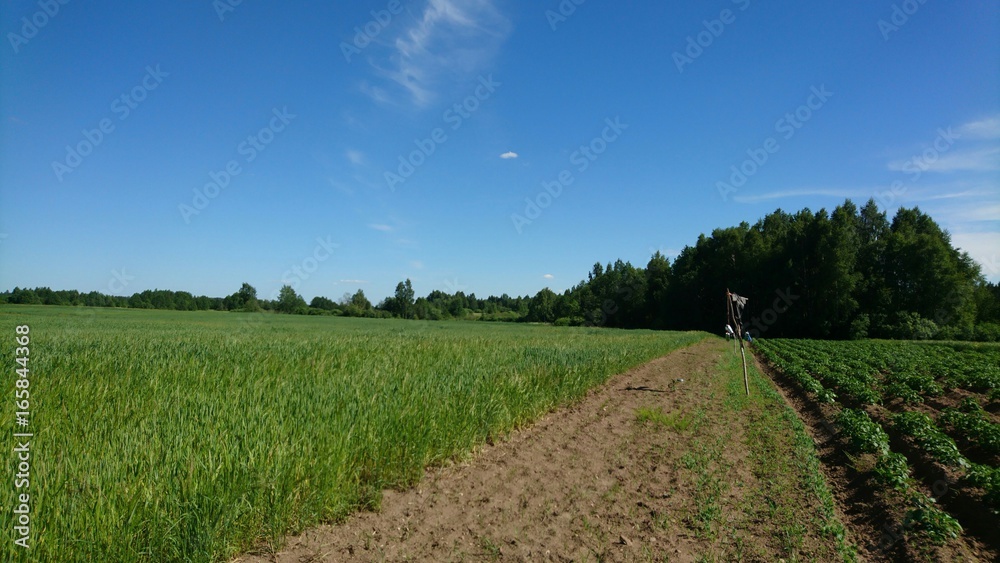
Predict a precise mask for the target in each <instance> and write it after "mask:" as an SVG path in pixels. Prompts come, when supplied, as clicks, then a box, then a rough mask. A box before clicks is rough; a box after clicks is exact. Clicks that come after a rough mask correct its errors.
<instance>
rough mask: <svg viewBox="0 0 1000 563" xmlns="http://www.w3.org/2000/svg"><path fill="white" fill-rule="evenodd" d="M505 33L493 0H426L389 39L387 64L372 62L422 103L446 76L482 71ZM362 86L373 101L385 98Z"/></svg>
mask: <svg viewBox="0 0 1000 563" xmlns="http://www.w3.org/2000/svg"><path fill="white" fill-rule="evenodd" d="M509 33H510V22H509V20H508V19H507V18H506V17H505V16H504V15H503V14H501V13H500V11H499V10H498V9H497V8H496V7H495V6H494V0H428V1H427V3H426V4H425V6H424V8H423V10H422V12H420V14H419V15H418V16H417V17H416V19H415V21H414V22H413V24H412V25H411V26H409V27H408V28H406V29H405V30H404V31H403V32H402V33H400V35H398V36H397V37H396V38H395V40H393V41H392V42H391V46H392V47H391V51H390V53H389V55H388V64H386V65H385V66H384V67H380V66H379V65H378V63H376V62H374V61H373V62H372V64H373V66H375V67H376V69H377V70H378V72H379V73H380V74H381V75H382V76H383V77H385V78H388V79H389V80H392V81H393V82H395V83H396V84H398V85H399V86H401V87H402V88H403V89H405V90H406V91H407V92H408V93H409V95H410V97H411V98H412V100H413V102H414V103H415V104H417V105H418V106H424V105H427V104H428V103H429V102H430V101H431V100H433V99H434V97H435V91H436V89H437V87H438V86H440V83H441V82H442V81H444V80H445V79H446V78H451V79H457V80H459V81H460V80H462V79H463V78H466V77H467V75H468V74H470V73H476V72H478V71H479V70H480V69H482V67H483V66H484V65H485V64H486V63H487V62H488V61H489V60H490V59H491V58H492V57H493V56H494V54H495V53H496V51H497V49H498V48H499V46H500V44H501V43H502V41H503V40H504V39H505V38H506V37H507V35H508V34H509ZM362 90H363V91H364V92H365V93H367V94H368V95H370V96H371V97H372V98H374V99H376V100H378V101H387V99H388V96H387V95H386V92H385V91H384V90H382V89H380V88H377V87H373V86H370V85H368V84H364V85H363V88H362Z"/></svg>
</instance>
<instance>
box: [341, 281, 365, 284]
mask: <svg viewBox="0 0 1000 563" xmlns="http://www.w3.org/2000/svg"><path fill="white" fill-rule="evenodd" d="M340 283H360V284H365V283H371V282H369V281H368V280H340Z"/></svg>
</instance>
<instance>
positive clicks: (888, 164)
mask: <svg viewBox="0 0 1000 563" xmlns="http://www.w3.org/2000/svg"><path fill="white" fill-rule="evenodd" d="M63 1H65V0H63ZM234 1H235V0H234ZM48 2H49V3H50V4H51V5H49V4H48V3H46V0H43V1H42V2H39V1H38V0H35V1H26V0H10V1H7V2H5V3H4V5H3V7H2V8H0V10H2V17H0V23H2V25H0V30H2V32H3V34H4V42H3V45H2V46H0V77H2V82H0V114H2V115H0V117H2V138H0V151H2V152H0V288H2V289H11V288H13V287H14V286H22V287H24V286H29V287H34V286H50V287H52V288H54V289H80V290H84V291H89V290H98V291H103V292H106V293H118V294H123V295H130V294H132V293H133V292H136V291H141V290H144V289H153V288H160V289H174V290H187V291H191V292H193V293H195V294H207V295H210V296H224V295H227V294H229V293H232V292H234V291H235V290H237V289H238V288H239V286H240V284H241V283H242V282H250V283H251V284H253V285H254V286H255V287H257V289H258V293H259V295H261V296H262V297H270V296H272V295H273V294H274V293H275V292H276V290H277V289H278V288H279V287H280V286H281V285H282V283H283V281H284V282H293V284H294V285H295V287H296V289H297V290H298V291H299V293H301V294H302V295H303V296H305V297H306V298H307V299H310V298H311V297H313V296H315V295H325V296H328V297H332V298H335V299H336V298H339V297H340V296H341V295H343V294H344V293H345V292H353V291H355V290H357V289H358V288H362V289H364V290H365V293H366V294H367V295H368V296H369V297H370V298H372V299H373V300H378V299H381V298H382V297H384V296H386V295H388V294H390V293H391V292H392V291H393V288H394V287H395V285H396V283H397V282H398V281H400V280H402V279H404V278H407V277H408V278H411V279H412V280H413V286H414V289H415V290H416V292H417V294H418V295H426V294H427V293H428V292H430V291H431V290H434V289H441V290H444V291H449V292H453V291H455V290H457V289H462V290H464V291H466V292H475V293H476V294H477V295H479V296H486V295H488V294H499V293H503V292H507V293H510V294H534V293H535V292H537V291H538V290H539V289H541V288H542V287H545V286H549V287H551V288H552V289H554V290H557V291H561V290H563V289H566V288H568V287H570V286H572V285H573V284H575V283H577V282H578V281H579V280H581V279H582V278H584V277H585V276H586V273H587V272H588V271H589V269H590V267H591V266H592V265H593V263H594V262H597V261H601V262H607V261H613V260H615V259H617V258H621V259H623V260H628V261H631V262H632V263H633V264H634V265H637V266H644V265H645V264H646V262H647V261H648V259H649V257H650V255H651V254H652V253H653V252H654V251H656V250H661V251H663V252H664V253H665V254H667V255H668V256H673V255H676V253H677V252H678V251H679V250H680V249H681V248H683V247H684V246H685V245H688V244H693V243H694V241H695V240H696V239H697V237H698V235H699V234H701V233H709V232H710V231H711V230H712V229H714V228H716V227H726V226H731V225H735V224H738V223H739V222H740V221H748V222H750V223H753V222H754V221H756V220H757V219H759V218H760V217H762V216H763V215H765V214H767V213H768V212H770V211H773V210H774V209H776V208H779V207H780V208H782V209H784V210H788V211H794V210H798V209H801V208H803V207H809V208H811V209H813V210H814V211H815V210H818V209H820V208H823V207H825V208H827V209H828V210H829V209H832V208H833V207H834V206H836V205H837V204H839V203H841V202H842V201H843V200H844V199H845V198H846V197H850V198H852V199H854V201H855V202H856V203H858V204H859V205H860V204H863V203H864V202H865V201H866V200H867V199H868V198H869V197H876V198H878V199H879V201H880V203H881V204H882V205H883V206H884V207H885V208H886V209H888V210H889V212H890V215H891V214H892V212H894V210H895V209H896V208H897V207H898V206H900V205H905V206H908V207H910V206H914V205H918V206H920V208H921V209H922V210H924V211H927V212H929V213H931V215H932V216H934V217H935V219H937V220H938V221H939V222H940V223H941V224H942V225H943V226H944V227H945V228H947V229H948V230H949V231H950V232H951V233H952V235H953V240H954V242H955V243H956V245H957V246H959V247H961V248H963V249H964V250H967V251H968V252H969V253H970V254H972V255H973V257H975V258H976V259H977V260H979V261H980V262H981V263H982V264H983V265H984V273H985V274H986V276H987V277H988V278H989V279H992V280H994V281H996V280H998V279H1000V171H998V169H1000V8H998V5H997V3H996V2H991V1H987V0H978V1H977V0H973V1H967V2H944V1H942V0H927V1H926V2H925V3H923V4H921V3H919V2H916V1H913V0H911V1H910V2H898V1H897V2H893V1H891V0H879V1H873V2H802V1H780V2H771V3H765V2H759V1H757V0H714V1H711V2H662V1H653V0H632V1H620V2H608V1H599V0H586V1H583V0H576V2H572V1H570V0H562V1H561V2H560V1H558V0H540V1H527V0H523V1H514V0H465V1H461V0H431V1H427V0H412V1H405V2H396V1H386V0H378V1H371V2H350V3H348V2H339V3H331V2H281V3H277V2H262V1H259V0H244V1H243V2H242V3H240V4H239V5H237V6H235V7H231V9H229V3H228V0H219V1H217V2H213V1H211V0H199V1H188V2H174V1H151V2H101V3H97V5H94V4H91V3H84V2H78V1H69V2H67V3H66V4H60V3H59V2H57V1H56V0H48ZM334 4H336V5H334ZM577 4H579V5H577ZM56 8H58V9H56ZM223 8H226V9H223ZM570 8H572V10H571V9H570ZM46 9H47V10H48V11H49V12H50V13H52V15H49V13H46ZM560 9H561V10H562V14H560ZM373 12H374V13H373ZM393 12H395V13H393ZM907 12H909V13H907ZM356 28H357V29H359V30H360V31H361V35H358V33H357V31H356ZM699 43H700V44H699ZM123 96H124V97H123ZM456 104H457V105H458V108H457V109H456ZM810 106H811V107H810ZM786 114H791V115H790V116H788V115H786ZM796 114H797V117H796ZM616 121H617V123H618V124H620V125H616V126H615V127H611V126H609V125H608V124H609V123H616ZM102 129H103V130H102ZM582 146H586V147H589V148H587V149H586V150H585V151H581V147H582ZM421 150H422V153H418V154H412V153H413V152H414V151H421ZM423 153H430V154H423ZM501 155H503V157H502V156H501ZM764 156H766V158H767V160H766V161H764V160H763V158H764ZM753 157H756V158H757V159H758V161H760V162H762V164H758V163H756V162H753V160H752V158H753ZM401 159H402V160H404V161H409V162H407V165H405V166H402V167H401V164H400V162H401ZM748 159H749V160H748ZM411 166H412V170H411V169H410V167H411ZM733 167H736V169H739V168H743V169H744V171H746V172H749V173H748V174H747V176H746V177H745V178H740V177H735V178H733V177H732V176H733V170H734V169H733ZM227 168H228V169H229V170H228V171H226V170H227ZM386 172H390V173H391V174H395V175H397V176H398V177H392V176H390V177H389V178H388V179H387V176H386ZM213 175H214V177H215V179H216V180H213ZM560 175H562V178H563V180H564V181H565V184H564V185H558V186H557V185H554V184H553V182H559V179H560ZM227 176H228V178H227ZM744 180H745V181H744ZM213 181H217V183H222V184H227V185H226V186H225V187H224V188H217V187H216V186H214V185H208V184H210V183H211V182H213ZM570 181H571V182H570ZM722 182H724V183H725V184H726V185H723V184H721V183H722ZM734 182H735V183H734ZM546 183H547V184H548V185H549V189H550V190H551V192H553V193H555V194H558V196H557V197H552V196H551V195H550V194H549V193H548V192H546V191H545V188H544V187H543V185H545V184H546ZM737 184H739V185H738V186H737ZM730 187H732V188H733V189H730ZM196 190H198V191H200V192H201V193H203V194H206V196H205V198H204V199H201V196H198V195H196ZM209 195H211V196H214V197H211V198H209V197H208V196H209ZM526 200H530V201H532V202H535V203H537V204H540V207H539V208H538V209H531V208H529V205H528V203H526ZM185 206H186V207H185ZM518 216H520V217H518ZM522 218H523V220H522ZM319 241H323V244H320V242H319ZM331 244H333V245H336V246H331ZM296 267H297V268H298V272H296V271H295V268H296Z"/></svg>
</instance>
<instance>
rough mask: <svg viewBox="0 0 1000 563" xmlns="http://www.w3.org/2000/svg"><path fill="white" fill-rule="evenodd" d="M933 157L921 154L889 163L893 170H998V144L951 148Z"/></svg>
mask: <svg viewBox="0 0 1000 563" xmlns="http://www.w3.org/2000/svg"><path fill="white" fill-rule="evenodd" d="M934 156H935V158H933V159H928V158H925V157H923V156H919V157H913V158H908V159H906V160H894V161H892V162H890V163H889V170H891V171H893V172H908V173H915V172H916V171H920V172H963V171H965V172H989V171H991V170H1000V146H997V147H978V148H973V149H966V150H953V151H950V152H946V153H940V154H935V155H934Z"/></svg>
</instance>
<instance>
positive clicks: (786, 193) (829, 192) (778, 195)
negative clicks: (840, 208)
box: [733, 188, 876, 203]
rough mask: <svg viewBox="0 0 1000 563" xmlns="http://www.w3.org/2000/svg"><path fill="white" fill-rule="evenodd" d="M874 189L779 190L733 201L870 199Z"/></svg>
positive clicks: (743, 196) (734, 198)
mask: <svg viewBox="0 0 1000 563" xmlns="http://www.w3.org/2000/svg"><path fill="white" fill-rule="evenodd" d="M875 191H876V190H875V189H874V188H868V189H865V188H853V189H849V188H799V189H793V190H779V191H773V192H767V193H762V194H752V195H739V196H734V197H733V200H734V201H737V202H739V203H759V202H761V201H770V200H773V199H785V198H801V197H814V196H827V197H836V198H840V199H848V198H862V197H863V198H868V197H871V196H872V194H874V193H875Z"/></svg>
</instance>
